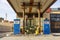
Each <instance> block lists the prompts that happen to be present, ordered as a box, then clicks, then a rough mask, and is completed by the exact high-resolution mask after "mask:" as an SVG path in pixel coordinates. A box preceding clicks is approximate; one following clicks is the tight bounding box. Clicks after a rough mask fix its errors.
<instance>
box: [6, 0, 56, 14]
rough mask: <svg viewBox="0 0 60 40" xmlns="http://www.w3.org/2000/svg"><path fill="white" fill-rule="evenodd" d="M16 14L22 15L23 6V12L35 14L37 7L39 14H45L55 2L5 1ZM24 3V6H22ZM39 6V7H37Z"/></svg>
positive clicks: (35, 0) (50, 0) (39, 0)
mask: <svg viewBox="0 0 60 40" xmlns="http://www.w3.org/2000/svg"><path fill="white" fill-rule="evenodd" d="M7 1H8V2H9V4H10V5H11V6H12V8H13V9H14V11H15V12H16V13H22V11H23V7H24V6H25V12H26V13H29V10H31V13H37V9H38V7H41V8H40V12H41V13H43V12H45V11H46V10H47V9H48V8H49V7H50V6H51V5H52V4H53V3H54V2H55V1H56V0H7ZM24 3H25V5H24ZM39 4H40V5H39Z"/></svg>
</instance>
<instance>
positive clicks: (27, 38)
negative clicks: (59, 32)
mask: <svg viewBox="0 0 60 40" xmlns="http://www.w3.org/2000/svg"><path fill="white" fill-rule="evenodd" d="M0 40H60V36H53V35H39V36H34V35H15V36H14V35H12V36H8V37H7V36H6V37H3V38H0Z"/></svg>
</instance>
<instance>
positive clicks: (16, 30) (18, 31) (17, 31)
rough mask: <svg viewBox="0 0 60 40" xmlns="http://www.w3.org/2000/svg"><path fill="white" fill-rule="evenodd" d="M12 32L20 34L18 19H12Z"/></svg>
mask: <svg viewBox="0 0 60 40" xmlns="http://www.w3.org/2000/svg"><path fill="white" fill-rule="evenodd" d="M14 34H15V35H16V34H20V19H14Z"/></svg>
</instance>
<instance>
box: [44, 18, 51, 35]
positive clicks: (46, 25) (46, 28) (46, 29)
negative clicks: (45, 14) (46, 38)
mask: <svg viewBox="0 0 60 40" xmlns="http://www.w3.org/2000/svg"><path fill="white" fill-rule="evenodd" d="M43 28H44V29H43V33H44V34H50V22H49V20H48V19H47V18H46V19H45V20H44V27H43Z"/></svg>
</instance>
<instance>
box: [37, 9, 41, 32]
mask: <svg viewBox="0 0 60 40" xmlns="http://www.w3.org/2000/svg"><path fill="white" fill-rule="evenodd" d="M37 11H38V21H39V24H38V28H39V33H41V18H40V10H39V9H38V10H37Z"/></svg>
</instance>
